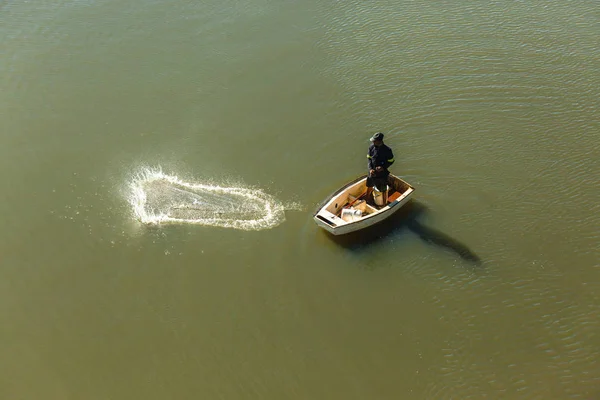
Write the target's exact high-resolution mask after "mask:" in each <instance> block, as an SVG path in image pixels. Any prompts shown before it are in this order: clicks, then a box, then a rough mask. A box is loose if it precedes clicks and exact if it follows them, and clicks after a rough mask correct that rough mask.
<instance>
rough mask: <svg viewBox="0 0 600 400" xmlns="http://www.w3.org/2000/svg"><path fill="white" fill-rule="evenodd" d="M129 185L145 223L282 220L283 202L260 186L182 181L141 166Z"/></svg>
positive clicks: (239, 225)
mask: <svg viewBox="0 0 600 400" xmlns="http://www.w3.org/2000/svg"><path fill="white" fill-rule="evenodd" d="M129 189H130V193H129V199H128V200H129V203H130V205H131V207H132V211H133V214H134V216H135V218H136V219H137V220H139V221H140V222H142V223H143V224H147V225H159V224H165V223H172V224H196V225H205V226H215V227H222V228H234V229H242V230H262V229H270V228H273V227H275V226H277V225H279V224H281V223H282V222H283V221H285V213H284V211H285V207H284V205H283V204H282V203H281V202H279V201H277V200H276V199H275V198H273V197H272V196H270V195H268V194H267V193H265V192H263V191H262V190H260V189H250V188H244V187H223V186H218V185H209V184H199V183H189V182H184V181H183V180H181V179H179V178H178V177H177V176H175V175H168V174H165V173H164V172H163V171H162V169H161V168H144V169H142V170H141V171H140V172H139V173H138V174H136V175H135V176H134V178H133V179H132V180H131V182H130V184H129Z"/></svg>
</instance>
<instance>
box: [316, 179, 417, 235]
mask: <svg viewBox="0 0 600 400" xmlns="http://www.w3.org/2000/svg"><path fill="white" fill-rule="evenodd" d="M390 186H391V187H393V188H394V190H395V191H396V192H397V193H398V194H399V195H396V198H395V199H394V200H393V201H391V202H389V203H388V204H387V205H385V206H384V207H381V208H380V209H374V208H373V207H370V206H369V209H370V211H369V213H368V214H367V215H365V216H363V217H362V218H359V219H357V220H353V221H346V220H344V219H342V218H341V216H340V213H341V209H342V208H344V207H347V206H348V205H349V204H352V202H353V201H356V199H357V198H359V197H360V194H361V193H364V191H365V190H366V176H363V177H360V178H358V179H356V180H354V181H352V182H350V183H348V184H347V185H345V186H344V187H342V188H341V189H339V190H338V191H336V192H335V193H334V194H332V195H331V196H330V197H329V198H327V200H325V202H324V204H323V206H322V207H320V208H319V209H318V210H317V212H315V214H314V215H313V219H314V221H315V223H316V224H317V225H318V226H319V227H321V228H323V229H324V230H326V231H327V232H329V233H331V234H333V235H345V234H348V233H351V232H356V231H360V230H362V229H365V228H368V227H370V226H373V225H375V224H377V223H379V222H381V221H383V220H385V219H387V218H389V217H390V216H392V215H393V214H395V213H396V212H397V211H398V210H399V209H400V208H402V206H403V205H404V204H406V202H408V200H409V199H410V197H411V195H412V193H413V192H414V188H413V187H412V186H411V185H409V184H408V183H407V182H405V181H403V180H402V179H400V178H398V177H396V176H393V175H390ZM363 195H364V194H363Z"/></svg>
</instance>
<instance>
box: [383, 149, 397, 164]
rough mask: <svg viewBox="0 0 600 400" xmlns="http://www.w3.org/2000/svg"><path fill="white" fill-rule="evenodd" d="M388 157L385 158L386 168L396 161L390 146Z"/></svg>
mask: <svg viewBox="0 0 600 400" xmlns="http://www.w3.org/2000/svg"><path fill="white" fill-rule="evenodd" d="M387 153H388V154H387V158H386V160H385V164H384V166H385V167H384V168H386V169H387V168H389V167H390V165H392V164H393V163H394V161H395V160H394V153H393V152H392V149H391V148H389V147H388V152H387Z"/></svg>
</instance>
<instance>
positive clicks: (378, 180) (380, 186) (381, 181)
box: [367, 170, 390, 192]
mask: <svg viewBox="0 0 600 400" xmlns="http://www.w3.org/2000/svg"><path fill="white" fill-rule="evenodd" d="M389 176H390V171H387V170H384V171H381V172H375V175H374V176H369V177H367V187H369V188H371V187H373V186H375V187H376V188H377V190H379V191H380V192H383V191H385V189H386V188H387V185H388V177H389Z"/></svg>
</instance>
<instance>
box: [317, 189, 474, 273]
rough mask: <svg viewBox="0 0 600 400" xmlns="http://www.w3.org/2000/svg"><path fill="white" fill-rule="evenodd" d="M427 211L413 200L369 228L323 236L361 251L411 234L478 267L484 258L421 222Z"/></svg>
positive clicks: (348, 247) (422, 205) (353, 249)
mask: <svg viewBox="0 0 600 400" xmlns="http://www.w3.org/2000/svg"><path fill="white" fill-rule="evenodd" d="M427 212H428V209H427V207H426V206H425V205H424V204H422V203H419V202H417V201H415V200H412V201H410V202H408V203H407V204H406V205H405V206H404V207H402V209H400V210H399V211H398V212H396V213H395V214H394V215H392V216H390V217H389V218H388V219H386V220H384V221H382V222H380V223H378V224H376V225H374V226H371V227H369V228H366V229H363V230H361V231H358V232H353V233H349V234H347V235H343V236H333V235H330V234H328V233H326V232H323V234H326V235H328V236H330V237H331V239H332V240H333V241H334V242H335V243H336V244H338V245H340V246H342V247H345V248H347V249H349V250H352V251H360V250H362V249H364V248H366V247H369V246H371V245H372V244H375V243H377V242H381V241H383V240H386V239H390V238H393V237H400V236H402V235H404V234H409V233H412V234H415V235H417V236H418V237H419V238H420V239H421V240H422V241H423V242H425V243H427V244H429V245H433V246H437V247H439V248H442V249H445V250H448V251H451V252H453V253H455V254H456V255H458V256H459V257H460V258H462V259H463V260H465V261H468V262H470V263H473V264H475V265H480V264H481V262H482V261H481V258H479V256H478V255H477V254H475V253H474V252H473V251H472V250H471V249H470V248H469V247H468V246H467V245H465V244H463V243H461V242H459V241H458V240H456V239H454V238H453V237H452V236H450V235H448V234H446V233H444V232H441V231H439V230H437V229H434V228H431V227H429V226H426V225H424V224H423V223H421V222H420V221H419V219H421V218H423V217H424V215H425V214H426V213H427Z"/></svg>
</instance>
